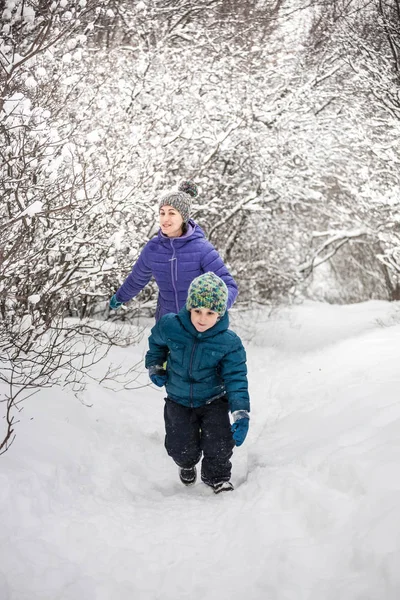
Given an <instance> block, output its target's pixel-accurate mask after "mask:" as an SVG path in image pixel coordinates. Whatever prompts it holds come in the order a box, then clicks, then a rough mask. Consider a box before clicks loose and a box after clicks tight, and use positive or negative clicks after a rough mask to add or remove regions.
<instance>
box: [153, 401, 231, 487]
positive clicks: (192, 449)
mask: <svg viewBox="0 0 400 600" xmlns="http://www.w3.org/2000/svg"><path fill="white" fill-rule="evenodd" d="M164 420H165V433H166V435H165V448H166V450H167V452H168V454H169V455H170V456H171V457H172V458H173V459H174V461H175V462H176V464H177V465H178V466H180V467H183V468H189V467H193V466H194V465H195V464H197V463H198V462H199V460H200V458H201V455H202V454H203V460H202V463H201V478H202V480H203V481H204V482H205V483H208V484H214V483H218V482H219V481H229V480H230V478H231V469H232V464H231V462H230V460H229V459H230V458H231V456H232V451H233V447H234V445H235V443H234V441H233V438H232V432H231V425H230V420H229V408H228V401H227V399H226V398H225V397H223V398H217V399H216V400H214V401H213V402H211V403H210V404H206V405H205V406H201V407H200V408H188V407H186V406H182V405H181V404H178V403H177V402H173V401H172V400H170V399H169V398H166V400H165V408H164Z"/></svg>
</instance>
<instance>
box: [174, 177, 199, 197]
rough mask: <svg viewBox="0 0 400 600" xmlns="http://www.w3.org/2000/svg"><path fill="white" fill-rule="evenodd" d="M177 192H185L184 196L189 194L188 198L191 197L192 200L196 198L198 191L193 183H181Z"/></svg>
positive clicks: (186, 181)
mask: <svg viewBox="0 0 400 600" xmlns="http://www.w3.org/2000/svg"><path fill="white" fill-rule="evenodd" d="M178 190H179V191H180V192H185V194H189V196H192V198H196V197H197V196H198V193H199V191H198V189H197V185H196V184H195V182H194V181H188V180H185V181H182V182H181V183H180V184H179V187H178Z"/></svg>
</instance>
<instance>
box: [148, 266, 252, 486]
mask: <svg viewBox="0 0 400 600" xmlns="http://www.w3.org/2000/svg"><path fill="white" fill-rule="evenodd" d="M227 301H228V289H227V287H226V285H225V283H224V282H223V281H222V279H220V278H219V277H218V276H217V275H215V273H213V272H207V273H204V275H200V276H199V277H196V279H194V280H193V281H192V283H191V284H190V287H189V291H188V297H187V301H186V306H185V307H183V308H182V310H181V311H180V312H179V313H178V314H177V315H176V314H168V315H165V316H164V317H162V318H161V319H160V321H159V322H158V323H157V324H156V325H155V327H153V329H152V330H151V335H150V337H149V350H148V352H147V354H146V367H147V368H148V370H149V376H150V379H151V380H152V382H153V383H154V384H155V385H157V386H159V387H162V386H164V385H165V387H166V390H167V394H168V397H167V398H166V399H165V408H164V419H165V431H166V436H165V448H166V450H167V452H168V454H169V455H170V456H171V457H172V458H173V459H174V461H175V462H176V463H177V465H178V466H179V477H180V480H181V482H182V483H183V484H184V485H193V484H194V483H195V481H196V477H197V471H196V464H197V463H198V462H199V460H200V458H201V455H203V460H202V464H201V479H202V481H203V482H204V483H205V484H206V485H209V486H210V487H211V488H212V489H213V490H214V492H215V493H216V494H218V493H219V492H222V491H231V490H233V485H232V484H231V482H230V477H231V468H232V465H231V462H230V458H231V456H232V451H233V448H234V446H235V444H236V446H240V445H241V444H242V443H243V442H244V440H245V437H246V435H247V431H248V428H249V411H250V401H249V394H248V384H247V368H246V353H245V350H244V348H243V345H242V342H241V340H240V338H239V337H238V336H237V335H236V334H235V333H234V332H233V331H230V330H229V329H228V326H229V318H228V313H227V311H226V306H227ZM165 361H167V364H166V369H164V367H163V366H162V365H164V363H165ZM229 410H230V411H231V413H232V418H233V424H232V426H231V424H230V420H229Z"/></svg>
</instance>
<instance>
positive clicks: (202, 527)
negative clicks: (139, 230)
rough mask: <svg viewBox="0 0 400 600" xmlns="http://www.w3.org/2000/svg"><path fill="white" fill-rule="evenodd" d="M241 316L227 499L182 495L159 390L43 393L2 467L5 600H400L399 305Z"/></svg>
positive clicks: (0, 547)
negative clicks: (247, 420) (167, 446)
mask: <svg viewBox="0 0 400 600" xmlns="http://www.w3.org/2000/svg"><path fill="white" fill-rule="evenodd" d="M241 315H242V313H241V311H240V312H239V311H238V313H237V316H235V313H233V326H234V328H235V330H236V331H238V333H239V334H240V335H241V336H242V338H243V340H244V342H245V345H246V349H247V354H248V366H249V381H250V391H251V400H252V412H251V427H250V432H249V435H248V438H247V439H246V441H245V443H244V445H243V446H242V447H240V448H237V449H235V453H234V457H233V477H232V481H233V483H234V485H235V487H236V489H235V491H234V492H233V493H231V494H225V495H224V494H221V495H219V496H215V494H213V492H212V490H211V489H209V488H207V487H206V486H204V485H203V484H202V483H201V482H198V483H196V485H195V486H193V487H190V488H185V487H184V486H183V485H182V484H181V483H180V482H179V479H178V473H177V467H176V466H175V465H174V463H173V462H172V460H171V459H170V458H169V457H168V456H167V455H166V453H165V450H164V448H163V438H164V428H163V397H164V394H163V392H162V391H160V390H158V389H156V388H154V387H152V386H148V387H144V388H142V389H137V390H134V391H130V392H127V391H125V392H120V393H118V394H116V393H114V392H112V391H110V390H104V389H102V388H100V387H98V386H95V385H92V386H91V387H90V388H89V389H88V393H87V395H86V397H85V403H86V404H87V405H91V407H90V408H89V407H88V406H85V405H84V404H82V403H79V402H78V401H77V400H76V399H75V398H74V397H73V396H72V395H70V396H68V395H67V394H66V393H65V392H61V391H59V390H45V391H43V392H41V393H40V394H39V395H38V396H36V397H35V398H34V399H32V400H30V401H29V403H27V404H26V406H25V409H24V411H23V413H22V414H21V423H20V424H19V426H18V429H17V433H18V437H17V439H16V442H15V444H14V446H13V447H12V449H11V450H10V451H9V452H8V453H7V454H6V455H4V456H3V457H1V458H0V460H1V474H0V510H1V515H2V536H1V542H0V565H1V567H0V570H1V574H0V597H1V599H2V600H28V599H29V600H56V599H57V600H76V599H77V598H85V600H111V599H114V598H118V600H131V599H132V598H135V600H136V599H137V600H172V599H173V600H189V599H190V600H206V599H207V600H217V599H218V600H220V599H221V598H229V599H230V600H243V597H244V596H245V597H246V598H248V600H265V599H266V598H268V600H275V599H276V600H321V599H323V600H337V598H338V597H340V598H341V600H361V599H362V600H382V599H383V598H384V599H385V600H397V598H398V594H399V590H400V575H399V571H398V559H399V556H400V547H399V543H400V542H399V540H400V535H399V534H400V526H399V524H398V520H397V519H396V514H397V510H398V506H399V502H400V483H399V478H398V464H399V461H400V441H399V440H400V435H399V434H400V403H399V395H398V389H399V385H400V372H399V368H398V365H399V355H400V351H399V347H400V325H399V324H398V323H399V322H400V315H399V308H398V307H396V305H395V304H393V303H392V304H389V303H385V302H369V303H364V304H361V305H353V306H347V307H337V306H329V305H322V304H318V303H306V304H304V305H303V306H299V307H295V308H292V309H286V310H283V311H280V312H274V313H272V315H268V313H267V312H259V313H257V314H247V315H245V317H246V318H245V319H243V317H242V316H241ZM239 317H240V318H239ZM148 324H149V325H151V322H149V323H148ZM249 324H252V325H251V326H249ZM145 349H146V340H145V338H144V339H143V340H142V342H141V343H140V345H139V346H137V347H135V348H130V349H129V350H125V351H123V350H121V349H115V352H114V359H115V361H116V362H118V361H119V360H120V358H121V357H122V358H123V359H124V360H125V361H127V362H131V363H133V362H136V361H137V360H138V359H140V358H141V357H142V356H143V353H144V352H145ZM103 368H104V366H103ZM146 381H147V379H146V373H144V372H143V374H142V376H141V379H140V380H139V382H142V383H145V382H146ZM31 417H33V420H30V419H31Z"/></svg>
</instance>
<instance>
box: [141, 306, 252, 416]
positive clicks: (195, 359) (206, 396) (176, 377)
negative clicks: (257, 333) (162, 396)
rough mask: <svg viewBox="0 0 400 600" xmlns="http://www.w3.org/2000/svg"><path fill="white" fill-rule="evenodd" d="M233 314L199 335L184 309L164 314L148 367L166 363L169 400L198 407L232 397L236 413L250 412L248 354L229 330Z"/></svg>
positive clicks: (155, 331) (152, 337) (151, 342)
mask: <svg viewBox="0 0 400 600" xmlns="http://www.w3.org/2000/svg"><path fill="white" fill-rule="evenodd" d="M228 327H229V317H228V313H225V315H224V316H223V317H222V318H221V319H220V320H219V321H217V323H216V324H215V325H214V326H213V327H211V328H210V329H207V331H204V332H202V333H199V332H198V331H197V330H196V328H195V327H194V326H193V325H192V322H191V320H190V312H189V311H188V310H187V309H186V308H185V307H184V308H182V310H181V311H180V312H179V313H178V314H177V315H176V314H168V315H164V317H162V318H161V319H160V320H159V321H158V323H157V324H156V325H155V326H154V327H153V329H152V330H151V335H150V337H149V350H148V352H147V354H146V361H145V364H146V367H147V368H149V367H151V366H155V365H163V364H164V362H165V361H167V382H166V384H165V387H166V390H167V394H168V397H169V398H170V399H171V400H174V401H175V402H178V403H179V404H183V405H184V406H189V407H194V408H197V407H199V406H203V405H204V404H208V403H210V402H212V401H213V400H214V399H215V398H218V397H220V396H223V395H225V394H226V395H227V399H228V402H229V408H230V410H231V412H234V411H236V410H247V411H249V410H250V401H249V393H248V383H247V367H246V352H245V349H244V348H243V344H242V342H241V340H240V338H239V336H238V335H236V333H234V332H233V331H231V330H230V329H228Z"/></svg>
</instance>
